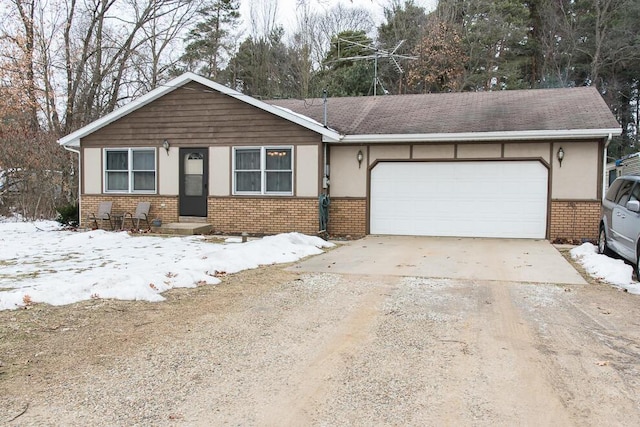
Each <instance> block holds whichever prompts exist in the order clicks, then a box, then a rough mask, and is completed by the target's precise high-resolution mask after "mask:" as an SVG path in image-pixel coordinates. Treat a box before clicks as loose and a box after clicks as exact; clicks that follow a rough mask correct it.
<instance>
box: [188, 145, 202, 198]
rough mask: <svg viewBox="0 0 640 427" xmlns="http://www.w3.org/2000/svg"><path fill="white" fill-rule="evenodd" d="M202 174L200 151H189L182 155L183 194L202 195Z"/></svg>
mask: <svg viewBox="0 0 640 427" xmlns="http://www.w3.org/2000/svg"><path fill="white" fill-rule="evenodd" d="M203 174H204V156H203V155H202V154H200V153H189V154H185V156H184V194H185V195H186V196H202V194H203V191H204V188H203V179H202V175H203Z"/></svg>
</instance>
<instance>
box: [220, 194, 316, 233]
mask: <svg viewBox="0 0 640 427" xmlns="http://www.w3.org/2000/svg"><path fill="white" fill-rule="evenodd" d="M208 210H209V217H208V222H209V223H210V224H212V225H213V228H214V231H216V232H222V233H230V234H237V233H242V232H247V233H254V234H277V233H286V232H290V231H297V232H300V233H305V234H312V235H313V234H316V233H317V232H318V224H319V221H318V199H316V198H315V197H314V198H301V197H296V198H292V197H209V205H208Z"/></svg>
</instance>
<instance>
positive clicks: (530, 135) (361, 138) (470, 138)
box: [326, 128, 622, 143]
mask: <svg viewBox="0 0 640 427" xmlns="http://www.w3.org/2000/svg"><path fill="white" fill-rule="evenodd" d="M621 133H622V129H621V128H611V129H565V130H531V131H505V132H464V133H425V134H389V135H345V136H343V137H342V138H341V139H340V141H339V142H340V143H392V142H484V141H527V140H549V139H556V140H557V139H576V138H606V137H608V136H609V135H620V134H621ZM326 142H335V141H326Z"/></svg>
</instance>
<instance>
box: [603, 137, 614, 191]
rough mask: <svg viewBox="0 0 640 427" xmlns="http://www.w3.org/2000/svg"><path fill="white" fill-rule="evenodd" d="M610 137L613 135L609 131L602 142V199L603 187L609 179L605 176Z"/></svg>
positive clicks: (605, 186)
mask: <svg viewBox="0 0 640 427" xmlns="http://www.w3.org/2000/svg"><path fill="white" fill-rule="evenodd" d="M611 138H613V135H612V134H611V132H609V136H608V137H607V140H606V142H605V143H604V156H602V163H603V164H602V200H604V196H605V193H606V191H605V188H607V181H608V179H609V177H608V176H607V153H608V150H607V149H608V148H609V144H611Z"/></svg>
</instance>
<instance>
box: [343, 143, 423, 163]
mask: <svg viewBox="0 0 640 427" xmlns="http://www.w3.org/2000/svg"><path fill="white" fill-rule="evenodd" d="M363 153H364V151H363ZM410 153H411V148H410V147H409V146H408V145H372V146H371V148H370V151H369V164H372V163H373V162H375V161H376V160H380V159H409V158H410ZM354 160H355V156H354ZM357 164H358V163H357V162H356V166H357Z"/></svg>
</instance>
